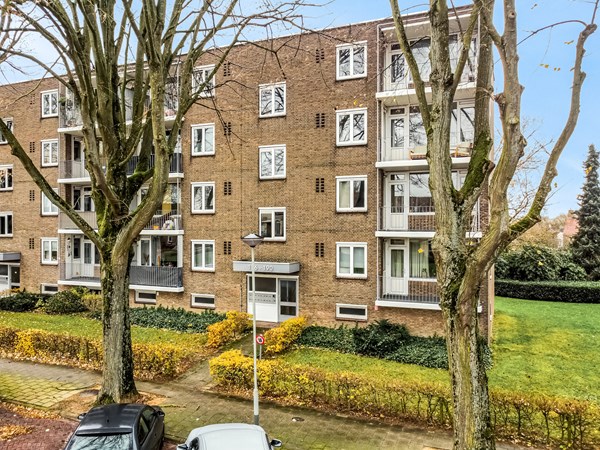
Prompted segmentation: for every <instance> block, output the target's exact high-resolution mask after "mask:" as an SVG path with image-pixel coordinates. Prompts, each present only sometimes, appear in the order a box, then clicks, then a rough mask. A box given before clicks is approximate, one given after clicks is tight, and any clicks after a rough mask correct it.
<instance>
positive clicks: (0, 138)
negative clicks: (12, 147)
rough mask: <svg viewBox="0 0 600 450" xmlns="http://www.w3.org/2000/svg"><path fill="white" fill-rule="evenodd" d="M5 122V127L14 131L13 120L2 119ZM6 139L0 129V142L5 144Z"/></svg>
mask: <svg viewBox="0 0 600 450" xmlns="http://www.w3.org/2000/svg"><path fill="white" fill-rule="evenodd" d="M2 120H3V121H4V123H5V124H6V128H8V129H9V130H10V131H11V132H13V133H14V130H13V120H12V119H2ZM7 142H8V141H7V140H6V137H5V136H2V132H1V131H0V144H6V143H7Z"/></svg>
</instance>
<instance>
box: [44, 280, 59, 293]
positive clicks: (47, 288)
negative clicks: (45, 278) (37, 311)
mask: <svg viewBox="0 0 600 450" xmlns="http://www.w3.org/2000/svg"><path fill="white" fill-rule="evenodd" d="M40 292H41V293H42V294H56V293H57V292H58V284H46V283H42V284H41V285H40Z"/></svg>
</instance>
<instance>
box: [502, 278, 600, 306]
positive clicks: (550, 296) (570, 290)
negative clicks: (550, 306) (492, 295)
mask: <svg viewBox="0 0 600 450" xmlns="http://www.w3.org/2000/svg"><path fill="white" fill-rule="evenodd" d="M495 287H496V295H497V296H499V297H511V298H520V299H526V300H545V301H551V302H566V303H600V283H598V282H591V281H515V280H496V283H495Z"/></svg>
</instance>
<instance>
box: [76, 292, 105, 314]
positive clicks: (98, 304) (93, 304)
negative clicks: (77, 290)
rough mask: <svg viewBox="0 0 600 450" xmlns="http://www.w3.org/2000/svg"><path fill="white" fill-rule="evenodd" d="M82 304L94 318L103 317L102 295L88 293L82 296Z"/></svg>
mask: <svg viewBox="0 0 600 450" xmlns="http://www.w3.org/2000/svg"><path fill="white" fill-rule="evenodd" d="M81 302H82V303H83V304H84V305H85V307H86V309H87V310H88V311H89V312H90V313H91V315H92V316H101V315H102V303H103V298H102V295H101V294H92V293H91V292H87V293H85V294H83V295H82V296H81Z"/></svg>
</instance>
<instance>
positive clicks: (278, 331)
mask: <svg viewBox="0 0 600 450" xmlns="http://www.w3.org/2000/svg"><path fill="white" fill-rule="evenodd" d="M305 328H306V318H304V317H294V318H293V319H288V320H286V321H285V322H283V323H282V324H281V325H279V326H278V327H275V328H271V329H270V330H267V332H266V333H265V353H267V354H274V353H281V352H283V351H285V350H287V349H288V348H290V346H291V345H292V344H293V343H294V342H296V341H297V340H298V338H299V337H300V336H301V335H302V330H304V329H305Z"/></svg>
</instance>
